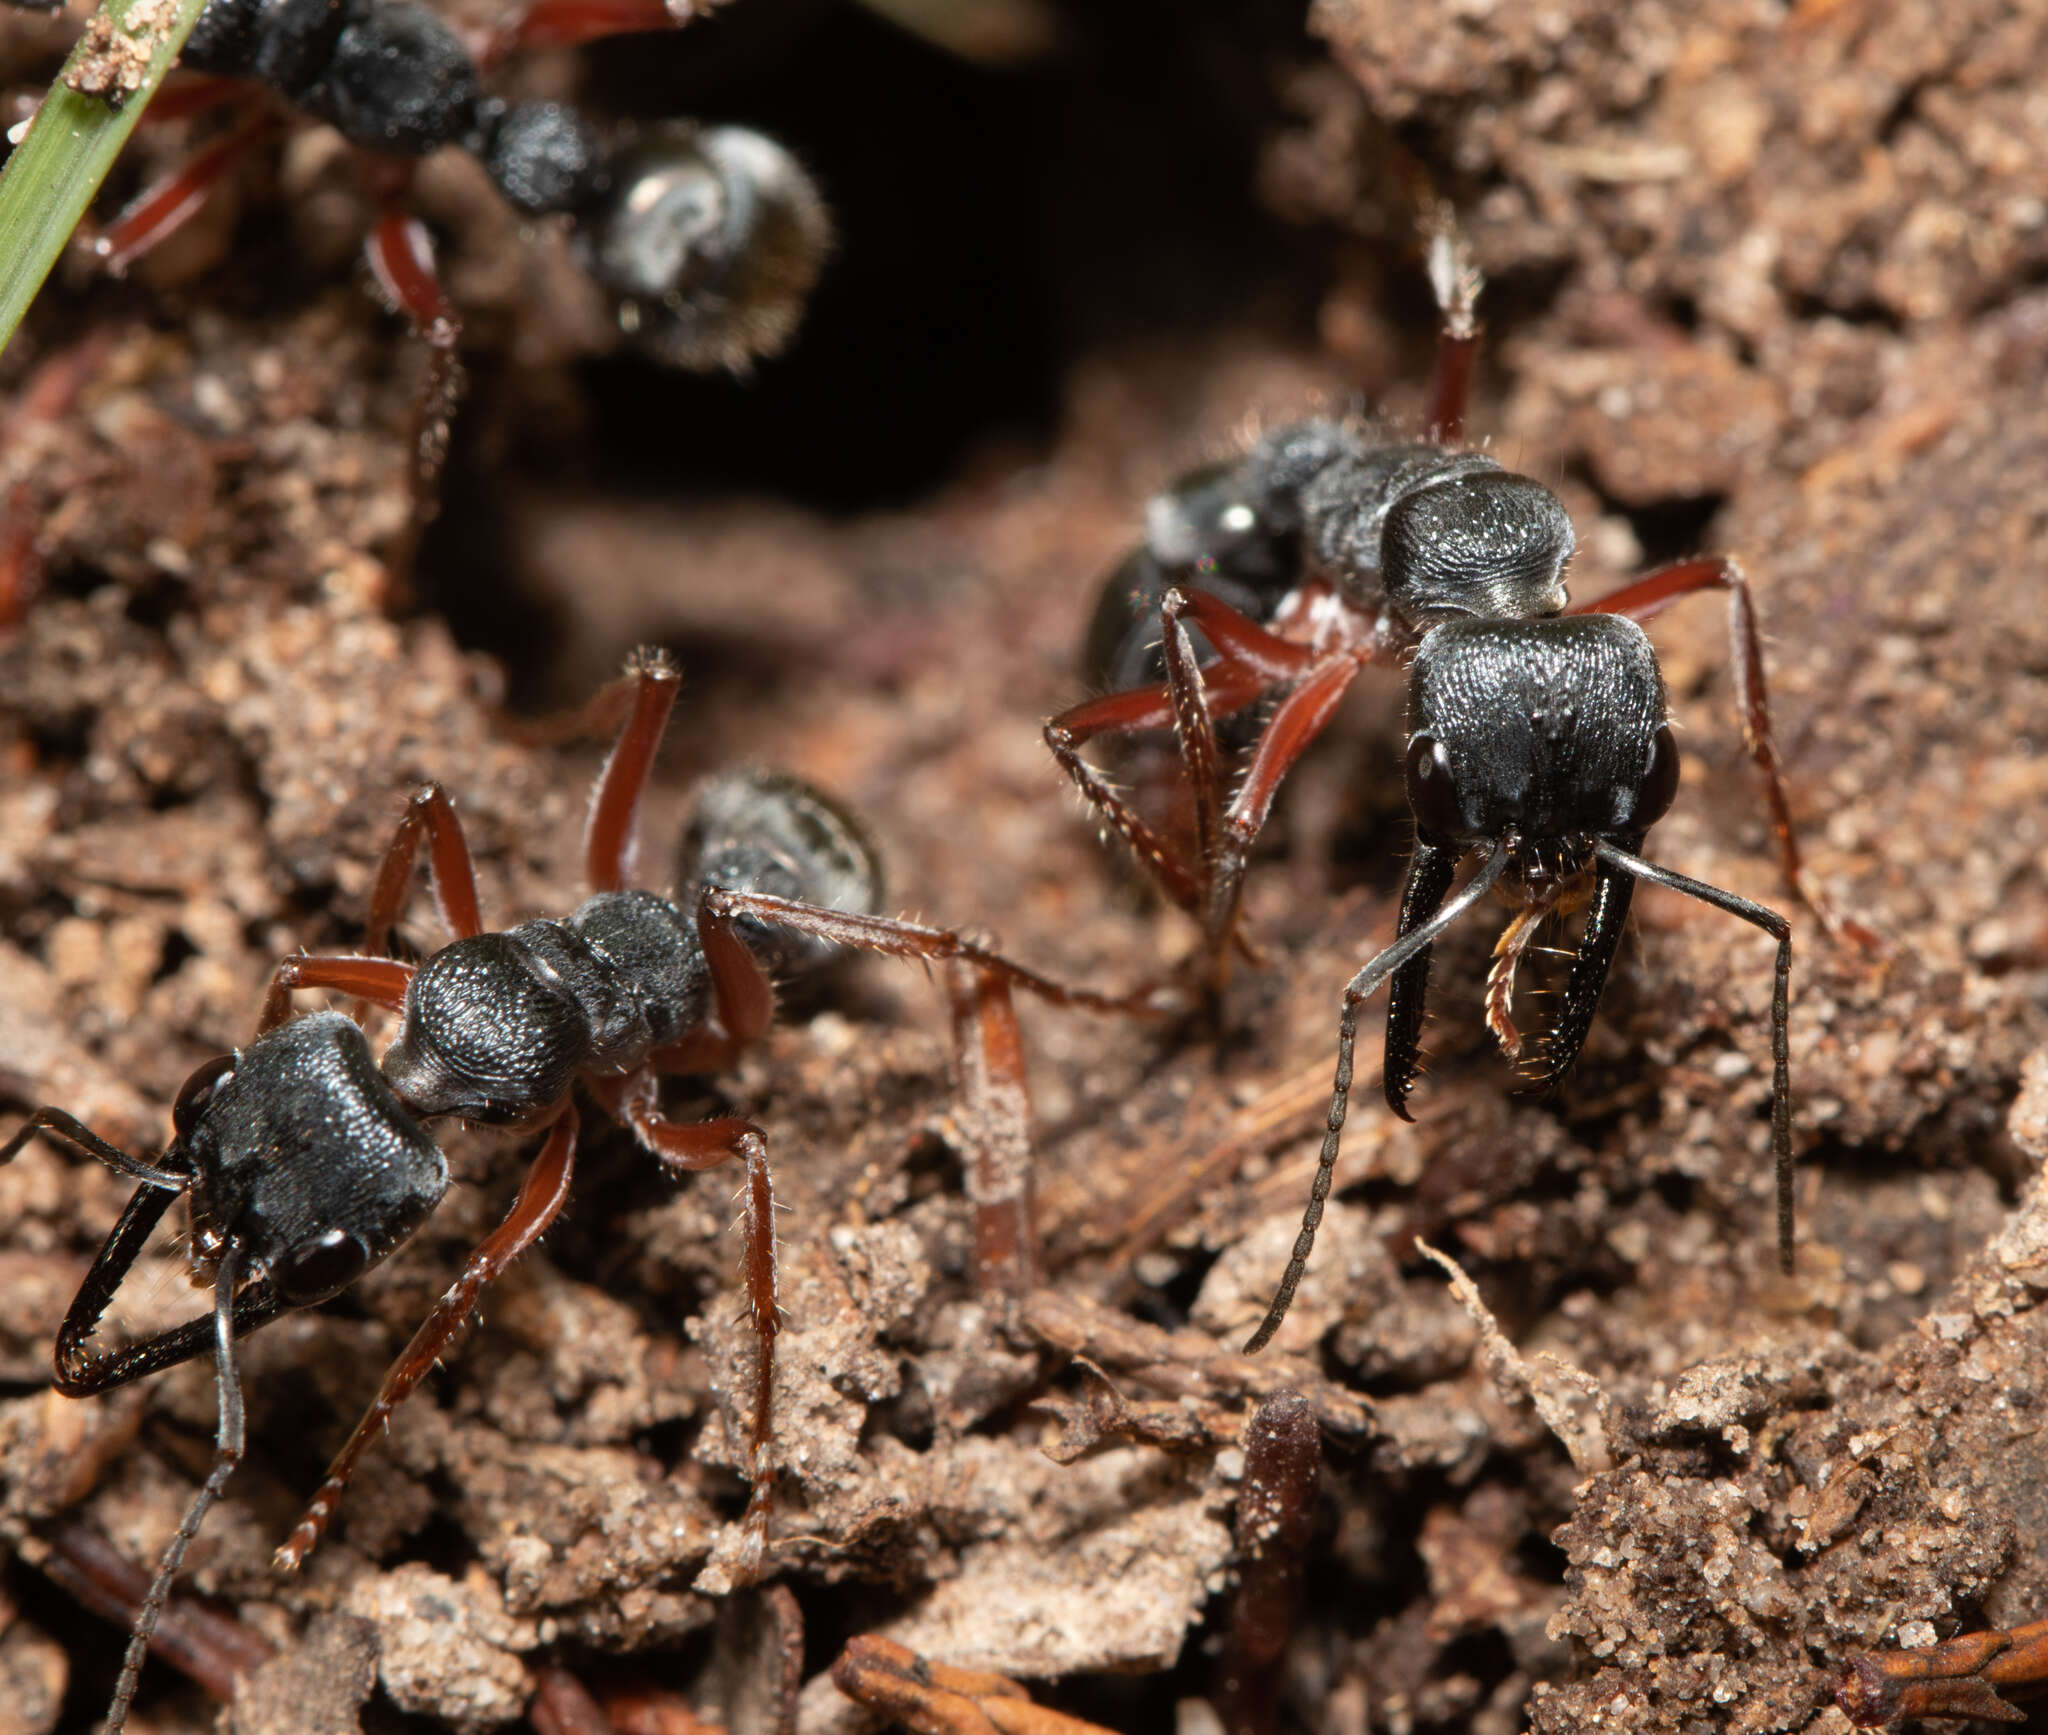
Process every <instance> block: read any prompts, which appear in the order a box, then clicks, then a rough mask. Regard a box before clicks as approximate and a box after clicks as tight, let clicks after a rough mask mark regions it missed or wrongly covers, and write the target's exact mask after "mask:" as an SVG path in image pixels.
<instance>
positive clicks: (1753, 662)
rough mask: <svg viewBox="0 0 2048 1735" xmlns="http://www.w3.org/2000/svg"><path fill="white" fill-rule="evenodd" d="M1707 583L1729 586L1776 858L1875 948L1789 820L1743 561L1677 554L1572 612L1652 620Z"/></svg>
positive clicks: (1739, 682)
mask: <svg viewBox="0 0 2048 1735" xmlns="http://www.w3.org/2000/svg"><path fill="white" fill-rule="evenodd" d="M1702 590H1725V591H1726V592H1727V593H1728V640H1729V645H1730V650H1731V663H1732V668H1733V673H1734V680H1735V689H1736V692H1737V693H1738V694H1739V695H1740V699H1741V705H1740V709H1739V710H1738V712H1737V716H1738V717H1739V718H1740V719H1741V723H1742V740H1743V745H1744V746H1746V747H1747V748H1748V749H1749V756H1750V758H1751V760H1752V761H1754V762H1755V765H1756V768H1757V770H1758V771H1760V772H1761V773H1762V774H1763V780H1764V803H1765V805H1766V806H1767V807H1768V808H1769V810H1770V815H1771V827H1772V829H1773V830H1774V831H1775V832H1776V833H1777V834H1778V859H1779V861H1780V862H1781V863H1782V864H1783V866H1784V872H1785V881H1786V883H1787V884H1788V885H1789V886H1790V887H1791V888H1792V891H1793V893H1794V894H1795V895H1796V896H1797V897H1798V898H1799V900H1800V902H1802V903H1803V904H1805V905H1806V907H1807V908H1808V909H1809V910H1811V911H1812V912H1813V913H1814V915H1816V916H1817V917H1819V918H1820V923H1821V926H1822V927H1824V928H1825V929H1826V930H1827V931H1828V933H1829V934H1830V935H1831V936H1833V937H1834V938H1836V939H1840V938H1843V937H1845V936H1846V937H1847V938H1849V939H1851V940H1853V941H1855V942H1856V944H1857V945H1859V946H1861V947H1862V948H1863V949H1864V950H1865V951H1869V952H1874V951H1878V950H1880V949H1882V946H1883V942H1882V941H1881V940H1879V939H1878V937H1877V935H1876V934H1874V933H1872V932H1871V930H1870V929H1868V928H1866V927H1865V926H1864V925H1863V924H1862V923H1861V922H1858V921H1855V920H1852V919H1850V918H1848V917H1845V916H1841V915H1838V914H1837V913H1836V912H1835V910H1834V907H1833V906H1832V905H1831V904H1830V903H1829V902H1828V900H1827V897H1826V895H1825V894H1824V893H1823V892H1822V891H1821V889H1820V888H1819V887H1818V886H1817V885H1815V884H1814V883H1813V879H1812V876H1811V875H1810V874H1809V873H1808V872H1807V870H1806V863H1805V859H1804V858H1803V857H1802V856H1801V854H1800V851H1799V838H1798V835H1797V833H1796V832H1795V831H1794V830H1793V826H1792V803H1791V800H1790V798H1789V797H1788V796H1787V795H1786V793H1785V767H1784V764H1783V762H1782V761H1781V760H1780V759H1779V758H1778V745H1777V742H1776V740H1775V739H1774V738H1773V737H1772V734H1771V696H1770V692H1769V689H1768V688H1767V687H1766V685H1765V681H1764V645H1763V634H1762V632H1761V631H1760V630H1759V629H1758V626H1757V617H1756V603H1755V601H1754V600H1753V599H1752V597H1751V596H1750V591H1749V580H1748V578H1747V577H1746V576H1745V575H1744V573H1743V570H1742V568H1741V567H1740V566H1739V565H1737V564H1736V563H1735V561H1733V560H1731V559H1730V558H1729V557H1728V556H1726V555H1723V554H1703V555H1700V556H1698V557H1697V558H1695V559H1692V560H1680V561H1675V562H1673V563H1672V564H1671V565H1670V566H1662V567H1659V568H1658V569H1657V570H1656V571H1655V572H1648V573H1645V574H1643V576H1642V577H1640V578H1638V579H1635V580H1633V581H1632V582H1631V583H1628V584H1625V585H1623V586H1622V587H1621V589H1619V590H1618V591H1616V592H1615V593H1614V594H1613V595H1612V596H1603V597H1602V598H1600V600H1599V601H1597V602H1588V603H1580V604H1579V605H1578V606H1577V607H1576V608H1573V609H1571V610H1569V611H1567V612H1569V613H1571V614H1618V615H1626V616H1627V617H1628V618H1629V619H1630V620H1634V621H1647V620H1650V619H1652V618H1654V617H1655V616H1656V615H1658V614H1660V613H1661V612H1662V611H1663V610H1664V609H1665V608H1667V607H1669V606H1670V605H1671V604H1672V603H1674V602H1676V601H1677V600H1678V599H1679V598H1680V597H1684V596H1691V595H1692V594H1693V593H1694V592H1696V591H1702Z"/></svg>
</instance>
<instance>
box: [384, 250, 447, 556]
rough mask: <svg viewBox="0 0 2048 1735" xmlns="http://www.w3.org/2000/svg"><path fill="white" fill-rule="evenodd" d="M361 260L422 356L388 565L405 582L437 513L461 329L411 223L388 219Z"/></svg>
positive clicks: (431, 252)
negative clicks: (404, 501) (406, 508)
mask: <svg viewBox="0 0 2048 1735" xmlns="http://www.w3.org/2000/svg"><path fill="white" fill-rule="evenodd" d="M363 253H364V257H365V258H366V259H368V261H369V265H370V274H371V276H372V277H374V278H375V279H376V283H377V288H378V290H379V292H380V293H381V294H382V295H383V297H384V299H385V301H386V302H387V303H388V304H389V305H390V306H392V307H394V308H396V309H397V310H398V311H399V312H400V313H402V314H404V315H405V317H406V318H407V320H409V321H410V322H411V324H412V328H413V330H414V331H415V332H416V333H418V335H419V337H420V340H421V341H422V342H423V343H424V344H425V345H426V348H427V377H426V380H425V382H424V383H423V384H422V385H421V387H420V395H419V401H418V402H417V403H416V404H415V405H414V406H413V422H412V485H411V493H412V509H411V511H410V512H409V513H407V515H406V522H405V528H404V529H403V530H402V531H401V532H400V533H399V540H398V544H397V547H396V548H395V549H394V551H393V553H392V556H391V560H390V563H389V564H390V568H391V570H392V571H393V572H394V573H396V574H398V575H399V576H400V579H401V581H403V578H404V575H405V574H407V573H408V572H410V570H411V568H412V557H413V554H414V552H415V551H416V550H417V549H418V547H419V540H420V537H421V536H422V535H423V534H424V533H425V531H426V528H427V526H428V525H429V524H431V523H432V522H433V521H434V516H435V514H436V513H437V512H438V511H439V510H440V493H439V483H440V480H441V466H442V465H443V464H445V463H446V462H447V461H448V424H449V422H450V421H451V420H452V419H453V417H454V415H455V405H456V403H457V401H458V400H459V399H460V398H461V396H462V359H461V356H460V355H459V353H458V351H457V345H458V344H459V343H460V341H461V338H462V322H461V321H460V320H459V319H458V318H457V317H456V315H455V308H454V306H453V304H452V303H450V301H449V300H448V296H447V293H446V292H445V291H444V290H443V289H442V287H441V279H440V277H439V276H438V275H437V274H436V273H435V270H434V244H433V242H432V241H431V240H430V239H429V238H428V236H427V230H426V225H425V224H423V223H422V222H421V221H420V220H419V219H418V218H417V217H410V216H407V215H405V214H404V213H403V212H400V211H387V212H386V213H385V214H384V215H383V216H382V217H381V218H379V219H378V221H377V226H376V227H375V228H374V229H372V230H371V231H370V235H369V239H368V240H367V241H365V242H364V243H363Z"/></svg>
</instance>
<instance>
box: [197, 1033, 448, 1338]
mask: <svg viewBox="0 0 2048 1735" xmlns="http://www.w3.org/2000/svg"><path fill="white" fill-rule="evenodd" d="M171 1115H172V1124H173V1127H174V1129H175V1131H176V1140H175V1142H174V1144H173V1145H172V1147H171V1151H170V1152H169V1153H167V1156H168V1158H169V1159H170V1160H171V1165H170V1166H176V1163H177V1161H178V1160H179V1159H182V1161H183V1163H184V1165H185V1166H187V1167H189V1169H190V1170H191V1174H192V1185H191V1194H190V1198H191V1208H192V1230H193V1241H194V1245H195V1247H196V1248H197V1249H198V1250H199V1251H200V1253H201V1254H202V1255H206V1254H209V1253H211V1254H215V1255H217V1254H218V1253H219V1252H220V1251H221V1250H222V1249H223V1248H225V1247H226V1246H227V1245H228V1244H229V1243H233V1244H234V1245H235V1246H236V1247H237V1248H238V1249H239V1250H240V1252H241V1256H242V1257H241V1267H242V1269H243V1270H244V1271H246V1272H248V1273H250V1274H251V1275H259V1276H267V1277H268V1278H269V1279H270V1281H271V1283H272V1284H273V1285H274V1286H275V1287H276V1289H277V1291H278V1293H279V1294H280V1295H282V1296H283V1297H284V1299H285V1300H286V1301H287V1302H289V1303H290V1304H291V1305H293V1306H295V1307H303V1306H307V1305H310V1304H311V1303H313V1302H316V1301H324V1300H325V1299H326V1298H327V1297H328V1296H330V1295H334V1294H337V1293H339V1292H340V1291H341V1290H343V1289H346V1288H347V1287H348V1286H349V1285H350V1284H351V1283H353V1282H354V1281H355V1280H356V1279H357V1278H358V1277H360V1276H361V1275H362V1274H363V1273H364V1272H365V1271H367V1270H368V1269H369V1268H370V1267H371V1266H372V1265H374V1264H376V1263H377V1262H378V1261H379V1260H380V1259H382V1258H384V1257H385V1255H386V1254H388V1253H390V1252H391V1251H392V1250H393V1249H395V1248H397V1247H398V1246H400V1245H401V1244H402V1243H403V1242H404V1241H405V1240H406V1239H407V1238H408V1237H409V1236H410V1235H411V1234H412V1232H413V1231H414V1230H415V1229H417V1228H418V1227H419V1225H420V1224H421V1223H422V1222H423V1221H424V1220H425V1219H426V1217H427V1214H428V1213H429V1212H431V1211H432V1210H433V1208H434V1207H435V1205H437V1204H438V1203H439V1202H440V1199H441V1195H442V1194H443V1193H444V1192H445V1191H446V1190H447V1187H448V1165H447V1163H446V1162H445V1161H444V1160H443V1159H442V1156H441V1153H440V1151H439V1149H438V1148H437V1147H436V1146H435V1144H434V1142H433V1141H432V1140H431V1139H429V1138H428V1137H427V1136H426V1134H425V1133H423V1132H422V1131H421V1130H420V1129H419V1127H418V1126H417V1125H415V1124H414V1122H413V1120H412V1117H411V1116H409V1115H408V1114H407V1113H406V1112H405V1109H404V1107H403V1106H402V1105H401V1104H400V1102H399V1100H398V1098H397V1097H396V1096H395V1095H394V1094H393V1093H392V1090H391V1087H390V1086H389V1085H388V1084H386V1083H385V1081H384V1077H383V1075H382V1074H381V1073H380V1072H378V1070H377V1065H376V1062H375V1061H374V1060H373V1059H372V1058H371V1055H370V1046H369V1044H368V1042H366V1041H365V1040H364V1038H363V1033H362V1032H361V1031H360V1030H358V1029H357V1028H356V1027H355V1025H354V1024H353V1023H351V1022H350V1021H349V1020H348V1019H346V1018H344V1017H343V1016H342V1015H341V1014H340V1013H338V1012H315V1013H310V1014H308V1015H307V1016H306V1017H304V1018H296V1019H294V1020H293V1021H292V1022H291V1023H289V1024H286V1025H284V1026H282V1027H281V1028H279V1029H277V1030H274V1031H272V1032H271V1033H270V1034H269V1035H267V1036H262V1037H259V1038H257V1040H256V1041H254V1042H252V1043H250V1044H249V1046H248V1047H247V1048H245V1049H243V1050H241V1051H240V1052H239V1053H237V1054H226V1055H222V1056H220V1057H219V1058H217V1059H214V1060H210V1061H208V1062H207V1063H206V1064H205V1065H204V1066H202V1067H200V1068H199V1069H198V1070H197V1071H196V1072H194V1073H193V1074H192V1076H191V1077H190V1078H188V1079H187V1080H186V1081H185V1086H184V1088H183V1089H182V1090H180V1091H179V1093H178V1099H177V1104H176V1106H175V1107H174V1108H173V1109H172V1111H171Z"/></svg>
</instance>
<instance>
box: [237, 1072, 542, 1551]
mask: <svg viewBox="0 0 2048 1735" xmlns="http://www.w3.org/2000/svg"><path fill="white" fill-rule="evenodd" d="M575 1169H576V1110H575V1107H574V1106H573V1105H571V1106H570V1107H567V1108H565V1109H563V1111H562V1113H561V1117H560V1118H559V1119H558V1120H557V1121H556V1122H555V1124H554V1128H553V1130H552V1131H551V1132H550V1133H549V1134H548V1142H547V1143H546V1144H545V1145H543V1146H542V1147H541V1153H540V1155H539V1156H538V1157H536V1158H535V1159H534V1162H533V1167H532V1168H531V1169H529V1170H528V1171H527V1174H526V1181H525V1184H524V1185H522V1186H521V1187H520V1189H519V1197H518V1199H517V1200H516V1201H514V1203H513V1206H512V1210H511V1212H510V1214H509V1215H508V1216H507V1217H506V1218H505V1221H504V1222H502V1223H500V1224H499V1225H498V1227H497V1228H496V1229H494V1230H492V1231H491V1233H490V1234H489V1235H487V1236H486V1237H485V1238H484V1240H483V1242H482V1243H481V1245H479V1246H478V1248H477V1250H476V1251H475V1252H474V1253H472V1254H471V1255H470V1256H469V1263H468V1264H466V1265H465V1266H463V1268H462V1275H461V1276H460V1277H458V1278H457V1279H456V1280H455V1282H454V1283H453V1284H452V1285H450V1287H449V1289H448V1292H447V1293H446V1294H445V1295H443V1296H442V1297H441V1299H440V1300H439V1301H438V1302H436V1303H435V1305H434V1311H433V1312H432V1313H430V1314H428V1315H427V1317H426V1320H425V1322H424V1323H423V1324H422V1325H421V1326H420V1328H419V1330H418V1331H416V1332H414V1333H413V1338H412V1342H410V1343H409V1344H407V1345H406V1346H405V1349H404V1351H403V1353H401V1354H400V1356H399V1358H398V1359H397V1360H396V1361H395V1362H393V1363H392V1364H391V1371H390V1372H389V1373H387V1374H386V1375H385V1376H384V1385H383V1388H382V1389H381V1390H380V1391H379V1392H378V1393H377V1401H376V1402H375V1403H373V1404H372V1405H371V1406H370V1408H369V1411H368V1413H367V1414H366V1415H365V1416H364V1417H363V1419H362V1420H361V1421H360V1422H358V1423H357V1424H356V1428H355V1432H354V1433H352V1434H351V1435H349V1437H348V1441H347V1443H346V1444H345V1445H344V1446H343V1447H342V1448H341V1451H340V1452H339V1453H338V1454H336V1456H335V1459H334V1462H333V1463H332V1464H331V1465H329V1466H328V1469H327V1479H326V1480H325V1481H324V1482H322V1483H321V1484H320V1489H319V1492H318V1493H316V1494H315V1495H314V1496H313V1500H312V1503H311V1504H310V1505H309V1506H308V1507H307V1508H306V1514H305V1516H304V1517H303V1518H301V1519H300V1520H299V1522H298V1527H297V1528H296V1529H295V1530H293V1532H292V1533H291V1535H290V1536H289V1537H287V1538H286V1539H285V1543H284V1546H283V1547H282V1548H280V1549H279V1550H278V1551H277V1564H278V1565H279V1566H280V1567H282V1568H283V1569H284V1570H285V1571H287V1572H294V1571H296V1570H297V1569H298V1568H299V1566H300V1564H301V1563H302V1562H303V1561H304V1560H305V1558H306V1556H307V1555H308V1554H310V1553H312V1551H313V1548H314V1546H315V1545H316V1544H317V1543H318V1542H319V1540H320V1538H321V1536H322V1534H323V1533H324V1532H325V1531H326V1529H327V1521H328V1520H329V1519H330V1518H331V1517H333V1515H334V1508H335V1505H336V1503H337V1502H338V1501H339V1500H340V1499H341V1494H342V1490H343V1489H344V1488H346V1487H347V1486H348V1482H349V1478H350V1477H351V1476H353V1475H354V1474H355V1468H356V1464H357V1462H358V1461H359V1460H360V1459H361V1458H362V1455H363V1453H364V1452H365V1451H367V1450H368V1449H369V1446H370V1444H371V1442H372V1441H374V1440H375V1439H376V1438H377V1436H378V1435H380V1434H382V1433H383V1432H384V1431H385V1430H386V1428H388V1427H389V1426H390V1423H391V1412H392V1411H393V1410H395V1409H397V1408H398V1406H399V1405H400V1404H402V1403H404V1402H405V1400H406V1399H407V1398H408V1397H409V1396H411V1394H412V1389H413V1387H414V1386H416V1385H418V1384H419V1383H420V1381H421V1380H422V1379H424V1378H425V1377H426V1375H427V1372H428V1370H429V1369H431V1368H432V1367H433V1365H434V1364H435V1363H436V1362H437V1361H439V1360H440V1359H441V1352H442V1351H443V1350H445V1349H446V1348H447V1347H448V1345H449V1342H450V1341H451V1340H452V1339H453V1338H454V1336H455V1334H456V1332H458V1331H459V1330H461V1328H462V1322H463V1321H464V1320H466V1319H467V1318H468V1317H469V1315H470V1312H471V1310H472V1309H473V1308H475V1306H476V1299H477V1296H478V1295H479V1294H481V1293H482V1291H483V1287H484V1285H485V1284H487V1283H489V1282H490V1281H491V1279H492V1278H494V1277H496V1276H497V1275H498V1274H499V1272H501V1271H503V1270H504V1269H505V1267H506V1266H508V1265H510V1264H511V1263H512V1261H513V1260H514V1259H516V1258H518V1257H519V1255H520V1254H521V1253H523V1252H525V1251H526V1249H527V1248H528V1247H530V1246H532V1245H533V1243H534V1241H535V1240H536V1239H538V1237H539V1236H540V1234H541V1232H542V1231H543V1230H545V1229H546V1228H547V1226H548V1225H549V1224H550V1223H552V1222H553V1221H554V1220H555V1218H556V1217H557V1216H558V1215H559V1214H560V1212H561V1209H562V1206H563V1205H564V1204H565V1203H566V1202H567V1201H568V1197H569V1182H570V1178H571V1177H572V1176H573V1175H574V1173H575Z"/></svg>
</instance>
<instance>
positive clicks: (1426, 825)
mask: <svg viewBox="0 0 2048 1735" xmlns="http://www.w3.org/2000/svg"><path fill="white" fill-rule="evenodd" d="M1408 807H1409V810H1410V811H1411V812H1412V813H1413V814H1414V815H1415V824H1416V826H1417V828H1418V829H1419V830H1420V831H1421V833H1422V835H1423V836H1424V837H1429V838H1437V839H1444V838H1452V837H1456V836H1457V835H1458V833H1460V832H1461V831H1463V830H1464V829H1465V816H1464V814H1463V813H1462V812H1461V811H1460V810H1459V807H1458V791H1457V786H1456V785H1455V784H1454V783H1453V782H1452V780H1451V754H1450V749H1449V748H1447V747H1446V746H1445V745H1444V744H1443V743H1442V742H1441V741H1439V740H1438V739H1437V738H1436V737H1435V736H1434V735H1418V736H1416V737H1415V739H1414V740H1412V741H1410V742H1409V743H1408Z"/></svg>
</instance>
